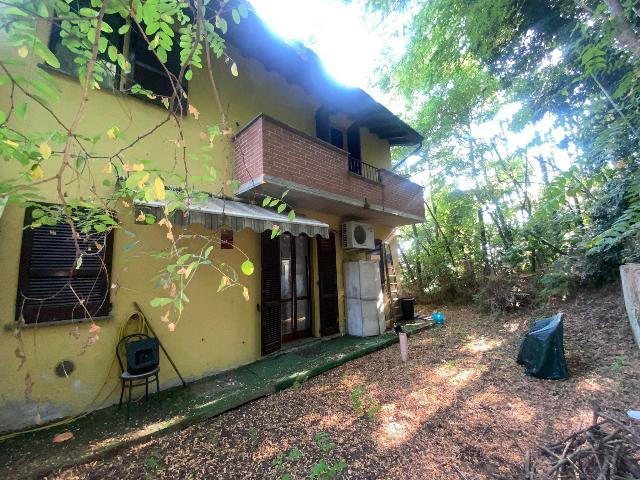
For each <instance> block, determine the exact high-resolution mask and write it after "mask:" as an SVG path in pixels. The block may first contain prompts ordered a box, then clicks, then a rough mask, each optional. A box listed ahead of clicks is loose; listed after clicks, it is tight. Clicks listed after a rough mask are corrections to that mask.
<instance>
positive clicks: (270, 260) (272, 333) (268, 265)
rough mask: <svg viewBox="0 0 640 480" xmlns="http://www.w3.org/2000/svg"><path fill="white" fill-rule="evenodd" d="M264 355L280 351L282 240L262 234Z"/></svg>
mask: <svg viewBox="0 0 640 480" xmlns="http://www.w3.org/2000/svg"><path fill="white" fill-rule="evenodd" d="M261 251H262V255H261V257H262V260H261V263H262V270H261V271H262V299H261V304H262V306H261V308H260V312H261V317H262V355H267V354H269V353H273V352H275V351H278V350H280V346H281V341H282V340H281V336H282V323H281V319H280V238H279V237H276V238H274V239H272V238H271V231H266V232H262V248H261Z"/></svg>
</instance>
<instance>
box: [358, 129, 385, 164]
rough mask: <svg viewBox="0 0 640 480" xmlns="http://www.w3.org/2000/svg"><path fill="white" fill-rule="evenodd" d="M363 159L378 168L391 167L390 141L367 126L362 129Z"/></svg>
mask: <svg viewBox="0 0 640 480" xmlns="http://www.w3.org/2000/svg"><path fill="white" fill-rule="evenodd" d="M360 143H361V149H362V151H361V153H362V161H363V162H365V163H368V164H369V165H373V166H374V167H377V168H386V169H389V168H391V150H390V149H389V142H387V141H386V140H382V139H381V138H379V137H378V136H377V135H374V134H373V133H371V132H369V130H367V129H365V128H361V129H360Z"/></svg>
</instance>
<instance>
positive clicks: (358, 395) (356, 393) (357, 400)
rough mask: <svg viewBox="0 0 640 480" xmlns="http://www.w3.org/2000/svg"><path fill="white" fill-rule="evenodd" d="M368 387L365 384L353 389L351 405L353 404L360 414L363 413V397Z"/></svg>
mask: <svg viewBox="0 0 640 480" xmlns="http://www.w3.org/2000/svg"><path fill="white" fill-rule="evenodd" d="M365 390H366V387H365V386H364V385H358V386H357V387H355V388H353V389H352V390H351V405H352V406H353V410H354V411H355V412H356V414H357V415H358V416H360V415H362V412H363V410H362V397H363V395H364V392H365Z"/></svg>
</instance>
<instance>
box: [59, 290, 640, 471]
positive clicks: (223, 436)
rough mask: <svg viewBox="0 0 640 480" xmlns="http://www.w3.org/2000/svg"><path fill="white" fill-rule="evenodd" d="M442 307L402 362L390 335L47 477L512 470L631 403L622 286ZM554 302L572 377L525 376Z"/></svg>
mask: <svg viewBox="0 0 640 480" xmlns="http://www.w3.org/2000/svg"><path fill="white" fill-rule="evenodd" d="M438 307H439V308H441V309H442V310H444V312H445V316H446V324H445V326H444V327H442V328H436V329H432V330H428V331H425V332H422V333H420V334H417V335H413V336H412V337H411V338H410V339H409V345H410V352H409V355H410V359H409V362H407V363H406V364H402V363H401V362H400V358H399V357H400V354H399V351H398V347H397V346H396V345H393V346H391V347H389V348H386V349H384V350H381V351H378V352H376V353H373V354H371V355H367V356H365V357H362V358H359V359H357V360H354V361H352V362H349V363H348V364H346V365H343V366H341V367H338V368H336V369H334V370H332V371H330V372H328V373H325V374H323V375H320V376H318V377H315V378H312V379H310V380H308V381H305V382H304V383H302V384H300V385H296V388H295V389H288V390H285V391H282V392H279V393H278V394H275V395H271V396H269V397H266V398H263V399H260V400H257V401H255V402H253V403H250V404H248V405H245V406H243V407H241V408H238V409H236V410H233V411H231V412H228V413H225V414H223V415H221V416H219V417H216V418H213V419H210V420H207V421H204V422H202V423H199V424H197V425H193V426H191V427H189V428H186V429H184V430H182V431H180V432H176V433H172V434H170V435H167V436H165V437H162V438H160V439H157V440H152V441H149V442H147V443H145V444H143V445H139V446H136V447H132V448H127V449H123V450H121V451H120V452H119V454H118V455H117V456H115V457H112V458H109V459H106V460H102V461H97V462H92V463H89V464H85V465H80V466H77V467H74V468H71V469H67V470H65V471H61V472H57V473H56V474H54V475H51V476H50V477H49V478H58V479H68V480H71V479H79V478H90V479H119V478H145V477H146V476H147V475H150V474H151V475H153V476H154V477H153V478H167V479H168V478H172V479H173V478H225V479H226V478H260V479H261V478H290V479H302V478H349V479H370V478H388V479H397V478H403V479H407V478H409V479H414V478H415V479H424V478H468V479H478V478H487V479H488V478H519V477H521V476H522V465H523V458H524V455H525V453H526V452H527V451H531V452H532V453H533V455H534V458H535V456H536V455H538V454H539V452H538V450H537V446H538V444H539V443H540V442H541V441H543V440H549V439H554V438H557V437H559V436H562V435H565V434H569V433H571V432H572V431H574V430H575V429H577V428H579V427H580V425H581V424H586V423H587V422H589V421H590V415H591V406H592V403H593V402H599V403H600V404H601V405H602V406H603V407H604V408H609V409H618V410H626V409H627V408H630V407H637V406H638V404H637V402H638V387H637V385H638V384H639V383H638V382H639V381H640V359H639V356H638V352H637V351H636V350H637V349H636V348H635V346H634V344H633V339H632V336H631V332H630V329H629V327H628V322H627V319H626V313H625V311H624V306H623V304H622V300H621V298H620V294H619V288H617V287H616V288H612V289H610V290H609V291H598V292H583V293H581V294H580V295H578V296H577V297H576V298H575V299H572V300H570V301H567V302H564V303H557V304H554V305H550V306H548V307H547V308H545V309H543V310H539V311H535V312H531V311H527V312H521V313H517V314H509V315H499V316H496V315H485V314H480V313H478V312H476V311H475V310H473V309H470V308H464V307H455V308H446V307H443V306H438ZM431 309H432V306H430V307H429V308H428V309H426V310H425V311H431ZM558 310H562V311H564V312H565V313H566V314H567V317H566V323H565V348H566V354H567V359H568V363H569V368H570V370H571V373H572V376H571V378H570V379H568V380H566V381H560V382H554V381H545V380H538V379H535V378H531V377H528V376H526V375H524V373H523V369H522V367H520V366H519V365H517V364H516V362H515V357H516V354H517V350H518V346H519V343H520V339H521V337H522V334H523V332H524V331H525V330H526V328H527V325H528V324H529V323H530V322H531V321H533V320H534V319H536V318H540V317H542V316H544V315H545V314H549V313H555V312H557V311H558ZM361 386H366V388H365V389H363V388H361ZM354 392H356V394H355V396H354ZM354 398H355V400H356V401H355V402H354ZM369 406H376V407H377V408H376V411H375V414H374V415H373V416H374V417H375V421H369V420H368V418H367V417H368V416H367V415H366V409H367V408H369ZM254 432H255V434H254ZM213 439H215V441H213ZM152 456H155V458H156V459H157V465H158V466H159V467H158V468H155V469H151V468H150V467H149V461H148V460H149V458H151V457H152ZM145 462H146V464H145Z"/></svg>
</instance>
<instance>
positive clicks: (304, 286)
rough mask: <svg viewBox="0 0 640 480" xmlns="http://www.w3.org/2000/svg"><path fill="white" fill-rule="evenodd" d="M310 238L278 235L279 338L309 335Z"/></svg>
mask: <svg viewBox="0 0 640 480" xmlns="http://www.w3.org/2000/svg"><path fill="white" fill-rule="evenodd" d="M309 262H310V243H309V237H307V236H305V235H299V236H297V237H294V236H292V235H290V234H288V233H285V234H283V235H281V236H280V285H281V307H282V308H281V312H282V313H281V320H282V341H284V342H286V341H289V340H294V339H296V338H301V337H306V336H309V335H311V303H310V296H309V290H310V289H309V282H310V263H309Z"/></svg>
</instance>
